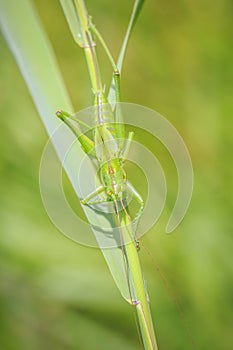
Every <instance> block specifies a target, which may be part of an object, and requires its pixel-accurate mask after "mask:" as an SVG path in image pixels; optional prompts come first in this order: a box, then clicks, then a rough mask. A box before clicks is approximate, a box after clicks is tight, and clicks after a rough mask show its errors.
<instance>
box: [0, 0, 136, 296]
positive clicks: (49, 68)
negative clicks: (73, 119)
mask: <svg viewBox="0 0 233 350" xmlns="http://www.w3.org/2000/svg"><path fill="white" fill-rule="evenodd" d="M19 13H20V16H19ZM0 23H1V29H2V32H3V34H4V36H5V38H6V41H7V43H8V45H9V47H10V49H11V51H12V53H13V55H14V57H15V60H16V61H17V64H18V66H19V68H20V70H21V73H22V75H23V77H24V79H25V82H26V84H27V86H28V89H29V91H30V93H31V96H32V98H33V101H34V103H35V105H36V108H37V110H38V112H39V114H40V117H41V119H42V121H43V123H44V125H45V128H46V130H47V132H48V135H49V136H50V137H51V136H52V135H53V133H54V131H55V130H56V128H57V127H58V126H60V127H61V128H64V133H63V144H64V143H68V144H71V143H72V142H73V141H74V140H75V137H74V136H73V135H72V133H67V129H66V126H65V125H61V124H62V122H60V121H59V120H58V118H57V117H56V116H55V112H56V111H57V110H58V109H60V108H61V109H64V110H67V111H69V112H71V113H72V112H73V108H72V105H71V102H70V99H69V97H68V94H67V91H66V88H65V86H64V83H63V80H62V78H61V75H60V72H59V69H58V66H57V62H56V59H55V56H54V53H53V51H52V49H51V46H50V43H49V41H48V39H47V37H46V35H45V33H44V31H43V29H42V26H41V23H40V21H39V18H38V16H37V14H36V12H35V9H34V8H33V6H32V3H31V2H30V1H29V0H24V1H20V2H18V3H17V6H16V3H15V0H1V2H0ZM52 141H53V145H54V148H55V150H56V153H57V155H58V157H59V158H60V159H62V157H63V149H62V147H61V143H60V142H59V139H57V138H55V139H53V140H52ZM74 150H75V152H72V155H71V157H70V161H69V162H66V163H65V165H64V168H65V171H66V173H67V175H68V178H69V180H70V182H71V184H72V186H73V187H74V190H75V192H76V194H77V195H78V196H80V193H79V190H78V188H77V186H76V185H75V184H76V182H77V181H76V178H75V174H76V173H77V172H76V171H74V169H73V164H74V163H75V164H77V159H79V160H81V159H82V158H83V155H84V154H83V151H82V150H81V147H79V146H78V145H77V147H75V149H74ZM72 157H75V158H77V159H74V158H72ZM78 163H80V162H78ZM86 170H87V171H85V176H84V181H85V183H86V186H88V184H89V182H91V181H92V179H93V176H94V175H95V174H94V171H92V168H90V167H89V168H88V169H86ZM84 211H85V214H86V216H87V218H88V220H89V222H93V220H95V222H97V223H98V226H99V227H106V219H105V218H104V216H98V217H97V218H96V215H95V213H94V212H93V211H92V210H91V209H90V208H84ZM108 224H109V223H108ZM93 232H94V234H95V235H96V237H97V239H98V237H99V236H98V232H95V230H93ZM102 253H103V255H104V257H105V259H106V262H107V264H108V266H109V269H110V271H111V273H112V276H113V278H114V280H115V282H116V284H117V286H118V288H119V290H120V292H121V294H122V296H123V297H124V298H125V299H126V300H129V299H130V296H129V290H128V283H127V277H126V273H125V268H124V262H123V257H122V253H121V250H120V249H119V248H117V247H116V248H112V249H102Z"/></svg>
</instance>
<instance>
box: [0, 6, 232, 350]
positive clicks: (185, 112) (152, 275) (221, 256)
mask: <svg viewBox="0 0 233 350" xmlns="http://www.w3.org/2000/svg"><path fill="white" fill-rule="evenodd" d="M34 4H35V6H36V8H37V10H38V12H39V15H40V17H41V19H42V21H43V24H44V27H45V30H46V32H47V33H48V34H49V37H50V40H51V42H52V44H53V48H54V50H55V53H56V56H57V58H58V61H59V66H60V68H61V71H62V73H63V77H64V79H65V82H66V85H67V87H68V89H69V94H70V95H71V98H72V103H73V105H74V106H75V109H76V110H80V109H81V108H84V107H86V106H88V105H90V104H91V103H92V97H93V96H92V93H91V91H90V88H89V87H90V85H89V82H88V80H87V70H86V68H84V67H85V62H84V58H83V55H82V52H81V50H80V51H79V50H77V48H76V45H75V43H73V40H72V38H71V36H70V35H69V30H68V28H67V24H66V22H65V19H64V15H63V12H62V9H61V7H60V5H59V3H58V2H55V1H41V0H35V1H34ZM87 6H88V9H89V12H90V13H93V14H95V23H96V25H97V26H98V28H99V29H100V30H101V32H102V33H103V35H104V37H105V38H106V41H107V42H109V43H110V42H112V40H113V41H114V43H113V45H112V44H111V45H112V46H113V47H114V49H115V52H114V54H115V57H117V55H118V53H119V50H120V47H121V39H122V37H123V36H124V32H125V29H126V27H127V23H128V14H129V13H130V8H131V6H132V3H131V2H126V1H123V0H119V1H118V2H112V1H109V0H99V1H96V0H89V1H88V0H87ZM15 11H16V13H17V6H16V7H15ZM109 14H111V16H110V15H109ZM22 25H23V23H22ZM134 30H135V33H134V35H133V37H132V38H131V39H132V41H131V42H130V44H129V50H128V53H127V56H126V60H125V62H124V64H125V66H124V70H123V73H124V74H123V76H124V78H123V82H122V96H123V100H124V101H127V102H128V101H129V102H134V103H140V104H143V105H147V106H149V107H151V108H154V109H156V110H158V111H159V112H161V113H162V114H163V115H165V116H166V117H167V118H168V119H169V120H170V121H171V122H172V123H173V124H174V125H175V126H176V128H177V129H178V130H179V132H180V133H181V135H182V136H183V138H184V140H185V142H186V144H187V146H188V148H189V150H190V153H191V156H192V160H193V163H194V172H195V186H194V192H193V199H192V203H191V206H190V208H189V211H188V213H187V216H186V217H185V219H184V220H183V222H182V223H181V225H180V226H179V227H178V229H177V230H176V231H175V232H174V233H173V234H172V235H170V236H166V235H165V234H164V228H165V225H166V222H167V218H168V217H169V213H170V208H171V207H172V205H173V203H174V200H175V196H176V181H177V180H176V175H175V169H174V166H173V163H172V161H171V159H170V158H169V156H168V155H167V153H166V151H165V150H164V149H163V147H162V146H161V145H160V143H159V142H157V143H156V142H154V143H153V147H152V148H153V151H154V152H155V153H156V155H157V156H158V158H159V160H160V162H161V164H162V165H163V168H164V171H165V173H166V176H167V181H168V191H169V193H168V200H167V206H166V209H165V211H164V213H163V215H162V217H161V219H160V221H159V222H158V224H157V226H156V227H155V228H153V229H152V230H151V231H150V232H149V233H148V234H147V235H146V236H145V238H144V239H143V242H144V243H143V244H144V245H145V246H148V247H149V249H150V250H151V252H152V254H153V256H154V258H155V261H156V262H157V264H158V265H159V266H160V269H161V270H162V271H163V274H165V276H166V277H167V279H168V282H169V284H170V285H171V286H172V289H173V293H174V294H175V295H176V297H177V299H178V301H179V302H180V304H181V307H182V310H183V314H184V318H185V323H186V324H187V326H188V328H189V329H190V333H191V335H192V337H193V338H194V341H195V344H196V348H197V349H212V350H218V349H223V350H230V349H231V347H232V311H231V310H232V292H233V287H232V248H233V247H232V238H231V236H232V208H233V202H232V198H233V193H232V189H233V186H232V179H233V173H232V166H231V164H232V160H231V158H232V147H233V146H232V118H231V115H232V111H233V105H232V75H233V72H232V60H233V54H232V43H231V42H232V34H233V33H232V3H231V1H230V0H223V1H212V2H210V1H209V0H204V1H197V2H191V1H187V2H183V1H176V2H162V1H160V2H154V1H147V2H145V4H144V8H143V11H142V15H141V17H140V18H139V22H138V25H137V26H136V27H135V28H134ZM29 34H31V33H28V35H29ZM112 38H114V39H112ZM98 55H99V58H100V60H104V59H105V56H104V54H103V53H102V52H101V50H100V51H99V52H98ZM0 56H1V60H0V72H1V80H0V90H1V96H0V101H1V105H0V109H1V119H0V124H1V138H0V145H1V147H0V172H1V183H0V193H1V196H0V222H1V232H0V254H1V255H0V274H1V276H0V278H1V283H0V306H1V316H0V344H1V346H0V347H1V348H2V349H6V350H8V349H10V350H25V349H26V350H27V349H28V350H29V349H30V350H34V349H35V350H37V349H45V350H47V349H48V350H50V349H59V350H63V349H64V350H67V349H88V350H91V349H101V350H102V349H119V348H121V349H127V350H128V349H140V345H138V339H137V335H136V334H135V324H134V317H133V314H132V309H131V307H130V306H128V307H127V304H126V303H125V302H124V301H123V300H122V298H121V296H120V293H119V292H118V291H117V289H116V288H115V285H114V283H113V281H112V278H111V276H110V273H109V272H108V269H107V267H106V264H105V262H104V259H103V257H102V255H101V253H100V252H99V251H98V250H97V249H90V248H86V247H82V246H80V245H78V244H74V243H73V242H72V241H70V240H68V239H66V238H65V237H64V236H62V235H61V234H59V232H58V230H57V229H56V228H55V227H54V226H53V225H52V224H51V222H50V220H49V218H48V217H47V214H46V213H45V211H44V208H43V205H42V202H41V198H40V193H39V186H38V168H39V164H40V157H41V153H42V150H43V147H44V145H45V143H46V141H47V134H46V132H45V130H44V128H43V125H42V123H41V121H40V119H39V117H38V114H37V111H36V110H35V107H34V105H33V103H32V101H31V97H30V96H29V94H28V90H27V88H26V86H25V83H24V81H23V79H22V77H21V75H20V73H19V71H18V68H17V66H16V64H15V62H14V59H13V58H12V55H11V53H10V51H9V49H8V47H7V45H6V43H5V40H4V39H3V37H2V36H1V38H0ZM80 67H81V68H80ZM102 72H103V75H104V76H106V77H109V76H110V75H109V74H110V68H109V67H108V66H107V65H106V67H105V66H104V68H103V70H102ZM48 83H49V77H48ZM109 83H110V82H109V81H106V84H107V85H108V84H109ZM137 137H138V138H140V139H143V142H144V143H145V145H148V146H149V144H150V141H151V139H150V135H147V134H144V133H142V134H139V135H138V136H137ZM129 171H130V169H129ZM132 181H133V183H134V184H135V186H137V187H138V188H139V189H140V181H138V179H137V178H135V179H133V180H132ZM173 188H174V190H173ZM140 255H141V258H142V260H143V264H144V266H145V275H146V278H147V280H148V289H149V290H150V291H151V292H150V301H151V306H152V315H154V319H155V320H158V321H157V322H156V329H157V336H158V339H159V346H160V348H161V349H169V350H175V349H191V348H192V344H191V340H190V337H189V336H188V335H187V332H186V331H185V327H184V326H183V322H182V321H181V319H180V316H179V313H178V312H177V310H176V308H175V306H174V305H173V302H172V301H171V299H170V296H169V293H167V291H166V288H164V286H163V283H162V282H161V278H160V276H159V274H158V273H157V271H156V269H155V268H154V266H153V263H152V262H151V259H150V258H149V257H148V255H147V254H146V253H145V252H144V249H143V247H141V251H140Z"/></svg>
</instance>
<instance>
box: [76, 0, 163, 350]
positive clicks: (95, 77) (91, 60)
mask: <svg viewBox="0 0 233 350" xmlns="http://www.w3.org/2000/svg"><path fill="white" fill-rule="evenodd" d="M75 5H76V9H77V13H78V16H79V21H80V27H81V37H82V38H83V42H82V45H81V46H82V47H83V49H84V52H85V56H86V61H87V66H88V70H89V75H90V79H91V83H92V89H93V91H94V93H98V92H102V83H101V78H100V72H99V66H98V60H97V56H96V52H95V43H94V41H93V39H92V32H91V29H90V23H89V17H88V15H87V10H86V7H85V3H84V1H83V0H75ZM94 32H95V33H96V34H97V35H98V36H99V33H98V31H97V30H95V31H94ZM101 40H102V38H101ZM103 46H105V43H104V45H103ZM105 48H106V47H105ZM107 52H108V50H107ZM110 57H111V56H110ZM111 61H112V57H111ZM113 65H114V64H113ZM119 218H120V228H121V231H122V236H123V237H127V236H128V235H130V236H131V237H130V243H127V244H124V243H123V242H122V243H123V247H122V251H123V254H124V259H125V264H126V268H127V269H128V274H129V276H130V277H131V281H129V289H132V290H130V295H131V300H129V302H130V303H131V304H132V305H133V306H135V307H136V312H137V317H138V323H139V329H140V335H141V338H142V341H143V344H144V348H145V349H146V350H156V349H158V347H157V343H156V338H155V333H154V328H153V323H152V318H151V313H150V307H149V301H148V295H147V290H146V287H145V283H144V278H143V274H142V270H141V266H140V261H139V257H138V252H137V248H136V245H135V242H134V239H133V232H132V228H131V229H129V227H132V225H131V223H130V222H129V220H128V218H127V216H126V214H125V213H123V214H121V215H120V216H119ZM130 282H131V283H132V286H131V285H130Z"/></svg>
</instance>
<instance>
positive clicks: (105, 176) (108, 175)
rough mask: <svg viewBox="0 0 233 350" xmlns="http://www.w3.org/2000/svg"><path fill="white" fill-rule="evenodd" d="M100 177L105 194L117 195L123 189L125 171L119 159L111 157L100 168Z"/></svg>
mask: <svg viewBox="0 0 233 350" xmlns="http://www.w3.org/2000/svg"><path fill="white" fill-rule="evenodd" d="M100 178H101V182H102V184H103V186H104V187H105V189H106V193H107V195H109V196H111V195H116V196H117V197H118V196H119V195H121V194H122V192H124V191H125V186H126V173H125V171H124V169H123V167H122V165H121V163H120V160H119V159H117V158H116V159H111V160H110V161H108V162H105V163H104V164H103V165H102V166H101V168H100Z"/></svg>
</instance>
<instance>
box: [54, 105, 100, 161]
mask: <svg viewBox="0 0 233 350" xmlns="http://www.w3.org/2000/svg"><path fill="white" fill-rule="evenodd" d="M56 115H57V117H58V118H59V119H61V120H62V121H63V122H64V123H65V124H66V125H67V126H68V127H69V128H70V129H71V131H72V132H73V133H74V135H75V136H76V137H77V138H78V141H79V143H80V144H81V147H82V149H83V150H84V152H85V153H87V154H88V155H90V156H92V157H95V156H96V155H95V144H94V141H93V140H91V139H90V138H89V137H88V136H87V135H85V134H84V133H83V132H82V131H81V129H80V125H81V126H85V127H86V128H87V129H89V130H91V129H92V128H91V127H90V126H89V125H87V124H86V123H84V122H82V121H81V120H79V119H76V118H74V117H73V116H72V115H71V114H69V113H68V112H65V111H62V110H59V111H57V112H56Z"/></svg>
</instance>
